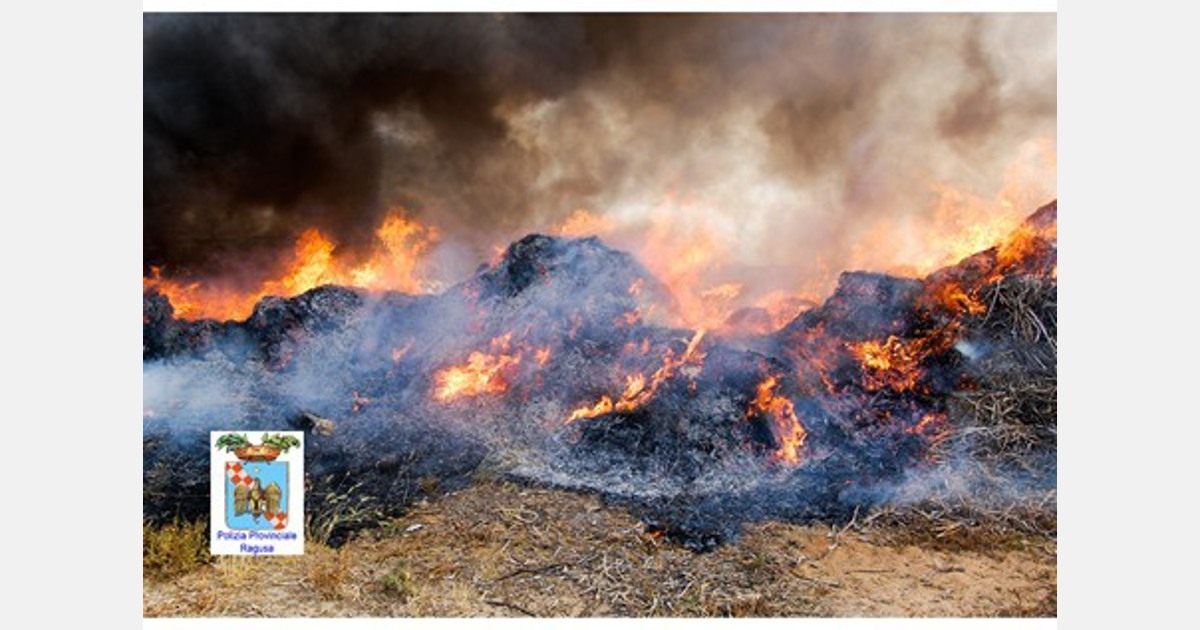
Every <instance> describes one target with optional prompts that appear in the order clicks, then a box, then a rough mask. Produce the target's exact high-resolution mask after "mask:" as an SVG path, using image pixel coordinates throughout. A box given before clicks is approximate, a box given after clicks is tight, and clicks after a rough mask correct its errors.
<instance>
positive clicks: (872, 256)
mask: <svg viewBox="0 0 1200 630" xmlns="http://www.w3.org/2000/svg"><path fill="white" fill-rule="evenodd" d="M1056 170H1057V160H1056V158H1055V154H1054V149H1053V139H1052V138H1038V139H1035V140H1032V141H1030V142H1027V143H1025V144H1023V145H1022V146H1021V148H1020V150H1019V151H1018V153H1017V155H1016V156H1015V159H1014V160H1013V161H1012V162H1011V163H1010V164H1009V166H1008V167H1007V168H1006V169H1005V173H1004V181H1003V184H1002V186H1001V187H1000V189H999V190H998V191H996V192H995V193H994V194H990V193H984V194H979V193H978V192H977V191H970V190H964V189H961V188H958V187H955V186H952V185H950V184H948V183H945V182H933V183H931V184H930V186H929V189H930V193H931V206H930V211H929V212H928V213H927V214H925V215H924V216H921V217H909V216H904V217H900V218H890V217H885V218H882V219H879V220H877V221H876V222H875V223H874V224H873V225H872V226H871V227H870V228H869V230H868V231H867V233H865V234H864V235H863V236H862V237H861V238H860V239H859V245H858V246H857V248H856V249H855V251H854V252H852V255H851V257H850V260H848V261H847V263H848V264H844V265H842V266H843V267H847V268H849V267H853V268H859V269H877V270H880V271H886V272H889V273H893V274H896V275H905V276H911V277H919V276H924V275H926V274H928V273H930V272H932V271H934V270H936V269H938V268H941V267H944V266H947V265H952V264H954V263H956V262H958V261H959V260H962V259H963V258H966V257H967V256H970V255H972V254H975V253H977V252H980V251H983V250H986V249H988V248H990V247H994V246H995V245H996V244H998V243H1002V242H1004V241H1005V239H1006V238H1007V237H1008V236H1009V234H1011V233H1012V232H1013V231H1014V230H1015V229H1017V228H1018V226H1019V225H1020V224H1021V221H1022V220H1023V219H1024V218H1025V211H1026V209H1028V208H1030V207H1037V205H1038V204H1040V203H1042V202H1044V201H1045V200H1046V199H1049V198H1051V197H1053V196H1054V190H1053V188H1052V187H1051V186H1050V185H1051V184H1052V183H1053V182H1054V181H1055V180H1056Z"/></svg>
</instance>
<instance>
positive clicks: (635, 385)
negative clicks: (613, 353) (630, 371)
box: [565, 329, 705, 424]
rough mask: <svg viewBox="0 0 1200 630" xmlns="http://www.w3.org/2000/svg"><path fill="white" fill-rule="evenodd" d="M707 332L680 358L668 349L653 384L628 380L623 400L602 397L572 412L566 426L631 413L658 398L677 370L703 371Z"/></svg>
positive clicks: (695, 337) (637, 378)
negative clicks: (704, 341)
mask: <svg viewBox="0 0 1200 630" xmlns="http://www.w3.org/2000/svg"><path fill="white" fill-rule="evenodd" d="M704 332H705V331H704V329H700V330H698V331H696V334H695V335H693V336H692V338H691V340H690V341H688V345H687V348H686V349H685V350H684V352H683V354H681V355H679V356H678V357H676V356H675V352H674V351H673V350H672V349H670V348H668V349H667V352H666V354H665V355H664V356H663V364H662V366H661V367H659V368H658V369H657V370H655V372H654V374H653V375H651V377H650V384H649V385H647V384H646V377H645V376H643V375H642V374H640V373H639V374H634V375H631V376H626V377H625V390H624V391H623V392H621V397H620V398H619V399H618V400H617V401H616V402H615V403H614V402H613V400H612V398H610V397H609V396H602V397H601V398H600V400H599V401H598V402H596V403H594V404H591V405H583V406H581V407H579V408H577V409H575V410H574V411H572V412H571V415H570V416H569V417H568V418H567V420H566V422H565V424H571V423H572V422H575V421H576V420H584V419H590V418H595V417H597V416H602V415H604V414H607V413H612V412H613V411H617V412H630V411H633V410H634V409H637V408H638V407H640V406H642V405H643V404H645V403H646V401H648V400H650V399H651V398H653V397H654V394H655V393H656V392H657V391H658V389H659V387H661V386H662V383H663V382H664V381H666V380H667V379H669V378H671V377H672V376H673V375H674V374H675V373H676V372H677V371H682V370H683V369H684V368H685V366H692V367H694V368H699V367H700V366H701V365H702V364H703V362H704V357H705V355H704V353H702V352H698V351H697V348H699V346H700V341H701V340H703V339H704Z"/></svg>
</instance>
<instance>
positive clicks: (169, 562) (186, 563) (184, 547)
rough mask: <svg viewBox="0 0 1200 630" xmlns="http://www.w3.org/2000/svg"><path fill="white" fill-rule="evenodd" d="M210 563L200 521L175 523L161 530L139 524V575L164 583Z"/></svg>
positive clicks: (205, 532)
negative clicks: (140, 563) (163, 581)
mask: <svg viewBox="0 0 1200 630" xmlns="http://www.w3.org/2000/svg"><path fill="white" fill-rule="evenodd" d="M210 560H211V557H210V556H209V555H208V529H207V528H206V525H205V523H204V521H196V522H195V523H187V522H183V521H179V520H176V521H174V522H172V523H168V524H166V525H163V526H161V527H154V526H152V525H150V524H147V523H143V524H142V574H143V575H144V576H145V577H146V578H149V579H155V580H164V579H168V578H171V577H174V576H177V575H182V574H184V573H188V572H189V571H192V570H194V569H196V568H198V567H200V566H202V565H205V564H207V563H208V562H209V561H210Z"/></svg>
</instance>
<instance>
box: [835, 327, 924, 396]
mask: <svg viewBox="0 0 1200 630" xmlns="http://www.w3.org/2000/svg"><path fill="white" fill-rule="evenodd" d="M846 346H847V348H849V350H850V352H851V353H852V354H853V355H854V356H855V357H858V360H859V362H860V363H861V364H862V367H863V372H864V373H863V380H864V382H863V385H864V386H865V387H866V388H867V389H871V390H878V389H884V388H890V389H893V390H895V391H898V392H903V391H908V390H911V389H913V388H914V387H916V385H917V381H918V380H920V378H921V369H920V367H919V363H920V361H921V359H923V358H924V357H925V354H926V344H925V343H924V341H923V340H921V339H916V340H913V341H909V342H905V341H904V340H901V339H900V338H898V337H896V336H894V335H891V336H888V338H887V340H886V341H883V342H879V341H876V340H873V339H872V340H868V341H861V342H851V343H847V344H846Z"/></svg>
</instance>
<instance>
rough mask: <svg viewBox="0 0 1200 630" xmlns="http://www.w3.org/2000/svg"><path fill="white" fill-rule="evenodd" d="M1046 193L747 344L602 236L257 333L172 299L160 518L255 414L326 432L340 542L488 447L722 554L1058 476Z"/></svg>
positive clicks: (149, 371) (160, 362)
mask: <svg viewBox="0 0 1200 630" xmlns="http://www.w3.org/2000/svg"><path fill="white" fill-rule="evenodd" d="M1047 208H1050V210H1046V209H1043V210H1041V211H1039V212H1038V213H1037V214H1035V215H1034V217H1033V218H1031V220H1030V221H1029V222H1028V223H1027V224H1026V225H1024V226H1022V228H1021V230H1019V231H1018V233H1017V234H1015V235H1014V237H1013V238H1012V239H1010V241H1008V242H1005V243H1003V244H1001V245H999V246H997V247H996V248H993V249H991V250H987V251H985V252H981V253H980V254H977V255H975V256H972V257H970V258H968V259H966V260H964V261H963V262H962V263H960V264H959V265H957V266H955V267H951V268H947V269H944V270H942V271H939V272H937V273H935V274H932V275H930V276H928V277H926V278H924V279H912V278H899V277H894V276H889V275H885V274H878V273H866V272H851V273H846V274H843V275H842V276H841V279H840V281H839V284H838V287H837V289H836V291H835V292H834V294H833V295H832V296H831V297H830V298H829V299H828V300H826V302H825V303H824V304H822V305H819V306H816V307H813V308H811V309H808V310H806V311H805V312H803V313H802V314H800V315H799V316H797V317H796V318H795V319H794V320H793V321H792V322H791V323H789V324H788V325H786V326H785V327H783V328H782V329H781V330H779V331H778V332H776V333H771V334H767V335H760V336H757V337H754V336H747V335H745V334H743V335H741V336H740V337H738V338H737V339H736V340H734V339H732V338H730V337H723V336H721V335H719V334H710V333H708V332H706V331H704V330H684V329H680V328H674V327H672V326H669V325H665V324H664V323H663V318H662V316H663V315H664V314H665V313H664V311H666V312H669V311H670V310H671V309H672V308H674V307H673V300H672V299H671V297H670V292H669V291H667V290H666V288H665V287H663V286H662V285H661V284H659V283H658V282H657V281H656V280H655V279H654V277H653V276H652V275H651V274H650V273H649V272H648V271H646V269H645V268H643V267H642V266H641V265H640V264H639V263H638V262H637V261H636V260H634V259H633V258H632V257H631V256H629V255H628V254H626V253H623V252H619V251H616V250H613V249H611V248H609V247H607V246H606V245H605V244H604V243H602V242H601V241H600V240H598V239H596V238H581V239H575V238H561V237H550V236H543V235H530V236H527V237H525V238H523V239H521V240H519V241H517V242H516V243H513V244H512V245H511V246H510V247H509V248H508V249H507V250H506V251H505V252H504V253H503V255H502V256H500V257H499V258H498V259H497V260H496V261H494V262H493V263H492V264H489V265H485V266H483V267H481V268H480V269H479V270H478V271H477V272H476V274H475V275H474V276H473V277H471V278H469V279H467V280H466V281H464V282H462V283H460V284H458V285H455V286H453V287H451V288H449V289H448V290H446V291H445V292H443V293H441V294H436V295H423V296H408V295H401V294H396V293H366V292H364V291H359V290H355V289H347V288H342V287H333V286H326V287H320V288H316V289H313V290H310V291H308V292H306V293H303V294H301V295H299V296H296V297H292V298H265V299H263V300H262V301H260V302H259V304H258V305H257V306H256V307H255V308H254V311H253V314H252V315H251V316H250V317H249V318H248V319H246V320H245V321H242V322H214V321H203V320H202V321H185V320H179V319H177V318H175V317H174V315H173V309H172V305H171V304H170V302H169V301H168V300H167V299H166V298H165V297H164V296H162V295H159V294H157V293H156V292H155V291H154V290H153V289H151V290H149V291H148V292H147V293H146V295H145V296H144V298H143V317H144V319H143V321H144V326H143V331H144V332H143V357H144V374H145V379H144V380H145V391H146V394H145V398H144V407H145V409H144V419H143V433H144V435H145V436H146V442H145V446H144V457H145V460H144V471H145V473H144V475H145V476H144V507H145V511H146V516H147V518H148V519H150V520H154V519H160V520H162V519H169V518H173V517H175V516H182V517H184V518H189V519H190V518H194V517H195V516H196V515H198V514H199V513H200V512H201V511H202V510H203V509H205V508H206V506H207V505H208V503H207V497H206V492H207V491H206V489H205V488H201V487H199V486H196V485H195V484H191V485H189V482H188V481H187V479H196V478H200V479H203V478H204V475H203V474H202V472H200V471H203V470H204V467H205V466H206V462H207V450H206V449H205V448H204V447H203V445H204V444H206V443H207V431H208V430H211V429H243V428H256V429H265V430H280V429H286V428H295V427H299V428H301V429H302V430H305V431H308V432H309V433H310V434H311V435H310V438H309V441H308V444H307V446H306V455H307V457H308V472H309V476H310V479H309V480H308V483H307V485H308V492H309V496H310V497H312V498H311V500H310V501H309V502H308V505H309V506H310V512H311V515H312V523H311V526H312V527H313V528H315V529H316V530H319V531H320V532H323V534H322V535H323V536H324V537H327V538H329V539H331V540H334V541H337V540H340V539H344V537H345V536H346V535H347V534H348V533H349V532H352V531H354V530H355V529H356V528H360V527H364V526H368V525H370V524H371V523H372V522H373V521H374V520H376V519H378V518H382V517H383V516H386V515H389V514H395V513H397V512H399V511H402V510H403V509H404V508H405V506H407V505H409V504H410V503H411V502H412V501H413V500H415V499H416V498H417V497H420V496H426V495H428V494H429V493H430V492H433V491H435V490H434V489H435V488H437V487H441V488H446V487H456V486H460V485H462V484H465V483H468V482H469V479H470V475H471V474H472V471H473V470H474V469H475V468H476V466H478V465H479V464H480V462H481V461H484V460H485V459H487V460H489V461H494V462H496V461H502V462H504V465H503V473H504V474H506V475H508V476H510V477H512V478H516V479H519V480H521V481H523V482H526V483H537V484H550V485H555V486H562V487H567V488H573V489H579V490H585V491H594V492H599V493H601V494H603V495H604V496H605V497H607V498H608V499H610V500H613V501H616V502H620V503H623V504H626V505H629V506H630V507H631V508H632V509H633V510H634V511H635V512H636V513H638V514H641V515H642V516H643V518H644V520H645V521H646V522H647V523H650V524H652V526H653V527H655V528H656V529H659V530H661V531H664V532H666V533H668V535H670V536H672V537H673V538H676V539H678V540H681V541H683V542H685V543H686V544H689V545H690V546H692V547H694V548H700V549H702V548H710V547H711V546H712V545H715V544H719V543H720V542H721V541H723V540H725V539H728V538H729V537H731V536H734V535H736V534H737V531H738V527H739V525H740V523H742V522H745V521H748V520H760V519H769V518H779V519H788V520H811V519H841V518H849V517H850V515H851V514H853V513H854V512H855V511H856V510H859V509H861V508H864V507H872V506H877V505H880V504H883V503H887V502H892V503H897V502H901V503H902V502H905V501H909V498H908V497H909V496H910V494H911V492H910V491H911V490H912V489H913V488H914V487H916V486H915V485H913V484H916V483H918V482H917V481H915V480H916V479H918V478H928V477H929V476H930V475H938V474H940V475H943V476H944V475H946V474H950V475H953V474H957V472H956V471H957V470H958V469H957V468H954V467H955V466H960V465H962V462H967V461H969V462H971V464H972V465H974V466H977V467H981V468H979V476H980V477H981V478H988V479H991V478H998V477H1003V478H1005V479H1009V478H1010V477H1012V476H1013V475H1018V474H1019V475H1025V476H1028V477H1029V478H1031V479H1036V480H1037V483H1036V484H1034V485H1035V486H1037V487H1039V488H1044V487H1046V484H1049V487H1051V488H1052V487H1053V483H1054V482H1053V475H1054V470H1055V464H1054V448H1055V444H1054V439H1055V426H1056V417H1055V414H1056V404H1055V389H1056V380H1055V379H1056V356H1057V355H1056V346H1055V336H1056V334H1057V324H1056V314H1055V308H1056V295H1057V278H1056V272H1055V269H1056V259H1055V249H1054V245H1053V242H1054V241H1053V238H1052V237H1053V236H1054V234H1053V230H1054V216H1053V213H1054V208H1056V206H1054V205H1053V204H1051V206H1047ZM743 333H744V331H743ZM331 427H336V430H331ZM972 474H974V473H972ZM922 476H924V477H922ZM973 478H974V477H972V479H973ZM1038 484H1040V485H1038ZM964 487H965V490H962V491H961V492H959V495H958V496H966V497H974V496H976V495H978V494H979V493H980V492H985V493H986V492H990V490H986V491H985V490H980V488H990V487H991V486H971V485H968V486H964ZM938 492H941V494H940V495H938V496H949V494H948V493H947V492H942V491H938ZM906 493H908V494H906ZM934 494H937V493H936V492H935V493H934ZM922 496H929V494H928V493H926V494H925V495H922Z"/></svg>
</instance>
